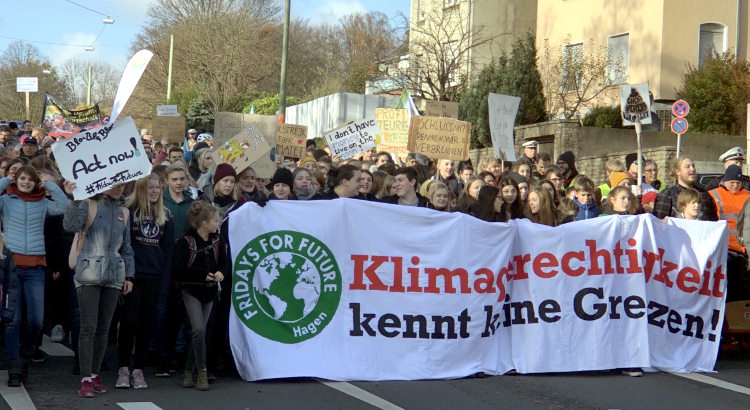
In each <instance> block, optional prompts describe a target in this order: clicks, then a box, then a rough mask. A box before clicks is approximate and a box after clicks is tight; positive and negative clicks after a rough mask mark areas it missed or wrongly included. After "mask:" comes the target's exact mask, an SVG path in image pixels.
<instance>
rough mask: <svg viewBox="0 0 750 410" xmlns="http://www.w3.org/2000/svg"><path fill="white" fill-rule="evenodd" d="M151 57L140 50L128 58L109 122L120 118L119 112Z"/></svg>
mask: <svg viewBox="0 0 750 410" xmlns="http://www.w3.org/2000/svg"><path fill="white" fill-rule="evenodd" d="M153 56H154V53H152V52H151V51H149V50H140V51H138V52H137V53H135V54H134V55H133V57H131V58H130V61H128V65H126V66H125V71H123V72H122V77H120V85H118V86H117V92H116V93H115V100H114V102H113V103H112V113H111V114H110V116H109V122H111V123H113V122H115V121H117V117H119V116H120V112H122V109H123V108H125V104H126V103H127V102H128V100H129V99H130V95H131V94H133V90H135V86H136V85H137V84H138V81H139V80H140V79H141V76H142V75H143V72H144V71H146V66H147V65H148V63H149V61H151V57H153Z"/></svg>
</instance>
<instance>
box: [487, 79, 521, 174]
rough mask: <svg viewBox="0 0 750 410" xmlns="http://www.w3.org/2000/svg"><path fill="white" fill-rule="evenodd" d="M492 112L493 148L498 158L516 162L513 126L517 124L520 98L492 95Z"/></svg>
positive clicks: (489, 99)
mask: <svg viewBox="0 0 750 410" xmlns="http://www.w3.org/2000/svg"><path fill="white" fill-rule="evenodd" d="M487 102H488V107H489V112H490V134H491V135H492V148H494V149H495V154H496V155H497V157H498V158H500V159H502V160H504V161H515V160H516V150H515V147H514V145H513V125H514V124H515V123H516V115H517V114H518V106H519V105H520V104H521V98H520V97H513V96H511V95H504V94H495V93H490V95H489V97H488V101H487Z"/></svg>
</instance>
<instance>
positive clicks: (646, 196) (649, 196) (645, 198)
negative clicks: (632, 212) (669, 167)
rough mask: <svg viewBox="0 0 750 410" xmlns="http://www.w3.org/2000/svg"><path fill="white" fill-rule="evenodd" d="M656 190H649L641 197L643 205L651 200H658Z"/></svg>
mask: <svg viewBox="0 0 750 410" xmlns="http://www.w3.org/2000/svg"><path fill="white" fill-rule="evenodd" d="M656 195H657V194H656V191H648V192H646V193H645V194H644V195H643V198H641V205H646V204H647V203H649V202H654V201H656Z"/></svg>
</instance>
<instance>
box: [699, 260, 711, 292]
mask: <svg viewBox="0 0 750 410" xmlns="http://www.w3.org/2000/svg"><path fill="white" fill-rule="evenodd" d="M710 268H711V261H709V262H707V263H706V270H704V271H703V282H702V283H701V290H699V291H698V293H699V294H701V295H703V296H711V290H710V289H709V288H708V287H709V286H710V284H711V271H709V270H708V269H710Z"/></svg>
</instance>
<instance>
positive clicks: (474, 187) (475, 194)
mask: <svg viewBox="0 0 750 410" xmlns="http://www.w3.org/2000/svg"><path fill="white" fill-rule="evenodd" d="M485 185H489V184H486V183H485V181H484V180H482V179H481V178H480V177H471V178H469V181H468V182H467V183H466V185H465V186H464V189H463V191H461V195H459V197H458V201H456V206H457V207H458V211H459V212H463V213H469V209H471V206H472V205H474V204H475V203H476V202H477V200H478V199H479V190H480V189H482V187H483V186H485Z"/></svg>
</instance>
